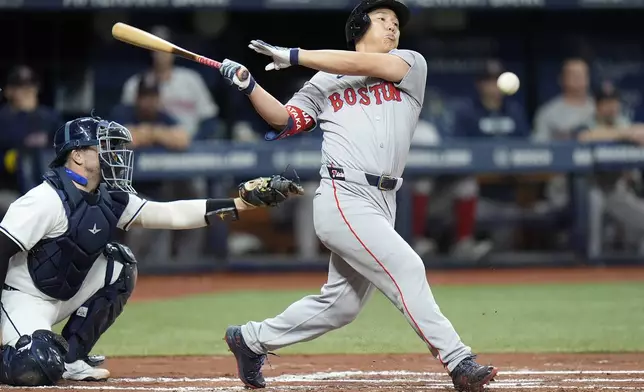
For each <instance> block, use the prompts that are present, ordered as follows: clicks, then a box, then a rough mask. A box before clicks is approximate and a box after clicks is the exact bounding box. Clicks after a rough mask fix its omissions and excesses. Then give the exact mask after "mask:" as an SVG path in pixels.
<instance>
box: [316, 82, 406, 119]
mask: <svg viewBox="0 0 644 392" xmlns="http://www.w3.org/2000/svg"><path fill="white" fill-rule="evenodd" d="M328 99H329V102H330V103H331V107H333V111H334V112H337V111H340V110H342V109H343V108H344V104H345V103H346V104H347V105H349V106H353V105H355V104H356V103H358V104H360V105H365V106H368V105H371V104H372V103H375V104H376V105H382V103H383V102H391V101H395V102H401V101H402V98H401V95H400V90H398V89H397V88H396V86H395V85H394V84H393V83H391V82H381V83H378V84H374V85H373V86H369V87H368V88H367V87H360V88H359V89H358V90H357V91H356V90H355V89H353V88H351V87H349V88H346V89H344V91H343V92H342V93H337V92H336V93H333V94H331V95H329V98H328Z"/></svg>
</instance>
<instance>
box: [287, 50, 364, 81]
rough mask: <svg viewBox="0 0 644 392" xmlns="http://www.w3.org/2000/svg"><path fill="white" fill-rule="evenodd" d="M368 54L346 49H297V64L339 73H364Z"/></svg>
mask: <svg viewBox="0 0 644 392" xmlns="http://www.w3.org/2000/svg"><path fill="white" fill-rule="evenodd" d="M367 57H368V56H364V55H363V54H362V53H358V52H350V51H346V50H304V49H300V50H299V58H298V64H299V65H301V66H304V67H307V68H311V69H315V70H318V71H322V72H328V73H331V74H339V75H366V72H367V70H368V68H369V61H368V60H369V59H368V58H367Z"/></svg>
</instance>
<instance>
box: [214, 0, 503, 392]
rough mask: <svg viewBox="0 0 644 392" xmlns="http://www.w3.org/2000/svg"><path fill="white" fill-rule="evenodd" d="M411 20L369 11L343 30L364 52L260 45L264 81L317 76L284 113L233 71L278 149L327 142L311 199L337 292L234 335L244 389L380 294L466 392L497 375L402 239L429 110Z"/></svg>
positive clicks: (373, 6) (382, 5) (382, 3)
mask: <svg viewBox="0 0 644 392" xmlns="http://www.w3.org/2000/svg"><path fill="white" fill-rule="evenodd" d="M409 18H410V13H409V10H408V9H407V7H406V6H405V5H403V4H402V3H400V2H398V1H394V0H366V1H362V2H361V3H360V4H359V5H358V6H357V7H356V8H355V9H354V10H353V12H352V13H351V15H350V17H349V19H348V22H347V24H346V38H347V42H348V44H349V46H350V48H354V49H355V51H339V50H303V49H299V48H283V47H276V46H272V45H269V44H267V43H265V42H263V41H258V40H254V41H251V43H250V45H249V47H250V48H251V49H253V50H255V51H256V52H258V53H261V54H264V55H267V56H269V57H271V58H272V62H271V63H270V64H268V65H267V66H266V70H268V71H270V70H279V69H284V68H287V67H290V66H292V65H301V66H305V67H309V68H312V69H315V70H318V71H319V72H318V73H317V74H316V75H315V76H313V77H312V78H311V80H310V81H308V82H307V83H305V84H304V86H303V87H302V88H301V90H300V91H298V92H297V93H296V94H295V95H294V96H293V97H292V99H291V100H289V101H288V103H287V104H286V105H282V104H281V103H280V102H279V101H277V100H276V99H275V98H273V97H272V96H271V95H270V94H269V93H267V92H266V91H265V90H264V89H262V88H261V87H260V86H259V84H258V83H257V82H256V81H255V79H254V78H252V77H250V78H248V79H247V80H245V81H244V82H241V81H239V80H238V79H237V78H236V76H235V73H236V72H237V71H238V70H239V69H240V67H242V65H240V64H238V63H236V62H233V61H230V60H225V61H224V63H223V66H222V68H221V73H222V74H223V75H224V77H225V78H226V79H227V80H229V82H231V83H234V84H235V85H237V86H238V88H239V89H240V90H241V91H243V92H245V93H246V94H247V95H248V96H249V98H250V100H251V102H252V104H253V105H254V107H255V109H256V110H257V112H258V113H259V115H260V116H261V117H262V118H263V119H264V120H266V121H267V122H268V123H269V124H270V125H271V126H272V127H273V128H274V129H275V131H273V132H269V133H268V134H267V135H266V137H265V138H266V139H267V140H279V139H282V138H285V137H288V136H292V135H295V134H297V133H299V132H304V131H308V130H311V129H312V128H313V127H314V125H315V124H316V123H317V124H319V126H320V128H321V129H322V131H323V132H324V133H323V135H324V138H323V143H322V166H321V168H320V175H321V177H322V179H321V182H320V186H319V187H318V189H317V191H316V194H315V197H314V202H313V203H314V223H315V230H316V233H317V235H318V237H319V238H320V240H321V241H322V243H324V245H325V246H326V247H327V248H329V249H330V251H331V259H330V263H329V273H328V281H327V283H326V284H325V285H324V286H323V287H322V290H321V293H320V294H319V295H313V296H308V297H305V298H303V299H301V300H300V301H298V302H296V303H294V304H292V305H291V306H289V307H288V308H287V309H286V310H285V311H284V312H283V313H282V314H280V315H278V316H276V317H274V318H269V319H267V320H264V321H262V322H254V321H251V322H248V323H247V324H245V325H242V326H231V327H229V328H228V329H227V330H226V335H225V338H226V341H227V343H228V346H229V347H230V350H231V351H232V352H233V353H234V354H235V357H236V359H237V365H238V369H239V377H240V379H241V380H242V382H243V383H244V384H245V385H246V386H248V387H251V388H263V387H265V380H264V377H263V375H262V372H261V366H262V365H263V362H264V359H265V357H266V354H267V353H268V352H269V351H272V350H276V349H279V348H282V347H285V346H289V345H292V344H295V343H298V342H304V341H308V340H311V339H315V338H317V337H319V336H321V335H323V334H325V333H327V332H329V331H332V330H334V329H337V328H340V327H342V326H344V325H347V324H349V323H350V322H351V321H353V320H354V319H355V318H356V316H357V315H358V313H359V312H360V310H361V309H362V308H363V306H364V305H365V304H366V302H367V300H368V299H369V298H370V296H371V295H372V293H373V292H374V290H375V289H378V290H380V291H381V292H382V293H384V294H385V295H386V296H387V297H388V298H389V300H391V302H392V303H393V304H394V305H395V306H396V307H397V308H398V309H399V310H400V311H401V312H402V313H403V314H404V316H405V317H406V318H407V320H408V322H409V324H410V325H411V327H412V328H413V329H414V330H415V331H416V333H417V334H418V336H419V337H420V338H421V339H422V340H423V342H424V343H425V344H426V345H427V347H428V348H429V350H430V351H431V352H432V354H433V355H434V356H435V357H436V358H437V359H438V360H439V361H440V362H441V363H442V364H443V365H444V366H445V368H446V369H447V371H448V372H449V374H450V375H451V377H452V380H453V383H454V386H455V387H456V389H457V390H459V391H481V390H483V389H484V386H485V385H486V384H488V383H489V382H490V381H491V380H492V379H493V378H494V376H495V375H496V374H497V369H496V368H494V367H492V366H482V365H479V364H478V363H476V362H475V361H474V357H475V356H474V355H473V354H472V351H471V349H470V347H468V346H466V345H465V344H464V343H463V342H462V341H461V339H460V337H459V335H458V334H457V333H456V331H455V330H454V328H453V326H452V324H451V323H450V322H449V320H447V318H445V316H444V315H443V314H442V313H441V311H440V309H439V307H438V305H437V304H436V301H435V300H434V297H433V295H432V292H431V290H430V287H429V284H428V282H427V279H426V276H425V267H424V264H423V262H422V260H421V258H420V257H419V256H418V255H417V254H416V253H415V252H414V251H413V249H412V248H411V247H410V246H409V245H408V244H407V242H406V241H405V240H404V239H403V238H402V237H400V235H398V233H397V232H396V231H395V229H394V221H395V216H396V191H397V190H398V189H399V188H400V186H401V185H402V182H403V180H402V178H401V176H402V173H403V170H404V168H405V164H406V161H407V155H408V152H409V147H410V143H411V139H412V135H413V132H414V130H415V128H416V124H417V121H418V116H419V114H420V111H421V107H422V106H423V99H424V91H425V85H426V78H427V63H426V61H425V59H424V58H423V56H422V55H420V54H419V53H417V52H414V51H411V50H400V49H397V46H398V40H399V36H400V28H402V27H403V26H404V25H405V24H406V23H407V22H408V20H409Z"/></svg>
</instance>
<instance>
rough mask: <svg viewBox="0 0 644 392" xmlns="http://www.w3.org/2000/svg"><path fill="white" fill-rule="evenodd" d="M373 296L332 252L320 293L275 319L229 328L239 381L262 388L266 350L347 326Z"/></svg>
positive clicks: (360, 277)
mask: <svg viewBox="0 0 644 392" xmlns="http://www.w3.org/2000/svg"><path fill="white" fill-rule="evenodd" d="M372 293H373V286H372V285H371V284H370V283H369V281H368V280H366V279H365V278H364V277H362V276H361V275H360V274H358V273H357V272H356V271H355V270H354V269H353V268H351V266H349V265H348V264H347V263H346V262H345V261H344V260H343V259H342V258H341V257H339V256H338V255H337V254H334V253H332V254H331V258H330V262H329V273H328V279H327V283H326V284H325V285H324V286H323V287H322V290H321V292H320V294H317V295H310V296H307V297H304V298H302V299H301V300H299V301H297V302H295V303H293V304H292V305H291V306H289V307H288V308H286V310H285V311H284V312H283V313H282V314H280V315H278V316H276V317H274V318H269V319H266V320H264V321H262V322H255V321H251V322H249V323H247V324H245V325H242V326H241V328H239V327H230V328H228V330H227V332H226V341H227V343H228V345H229V347H230V349H231V351H232V352H233V353H234V354H235V357H236V358H237V362H238V368H239V377H240V379H241V380H242V382H244V384H246V385H247V386H250V387H252V388H263V387H264V386H265V382H264V378H263V376H262V374H261V366H262V364H263V361H264V357H265V354H266V353H267V352H268V351H272V350H277V349H279V348H282V347H285V346H288V345H292V344H295V343H298V342H305V341H308V340H312V339H314V338H316V337H318V336H320V335H323V334H324V333H326V332H329V331H332V330H334V329H337V328H340V327H342V326H344V325H346V324H349V323H350V322H351V321H353V320H354V319H355V318H356V316H357V315H358V313H359V312H360V310H361V309H362V308H363V306H364V305H365V303H366V302H367V300H368V299H369V298H370V297H371V294H372Z"/></svg>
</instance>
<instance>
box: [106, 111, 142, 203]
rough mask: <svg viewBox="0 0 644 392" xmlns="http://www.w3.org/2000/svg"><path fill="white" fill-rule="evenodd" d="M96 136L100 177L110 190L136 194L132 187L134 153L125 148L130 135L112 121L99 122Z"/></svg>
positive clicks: (129, 141)
mask: <svg viewBox="0 0 644 392" xmlns="http://www.w3.org/2000/svg"><path fill="white" fill-rule="evenodd" d="M96 136H97V139H98V154H99V159H100V162H101V175H102V176H103V180H104V181H105V182H106V183H107V185H108V186H109V187H110V188H114V189H120V190H122V191H125V192H130V193H136V191H135V190H134V188H133V187H132V175H133V173H134V151H132V150H130V149H129V148H127V145H128V144H129V143H131V142H132V134H131V133H130V131H129V130H128V129H127V128H125V127H124V126H123V125H121V124H119V123H117V122H114V121H105V120H101V121H99V124H98V127H97V130H96Z"/></svg>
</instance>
